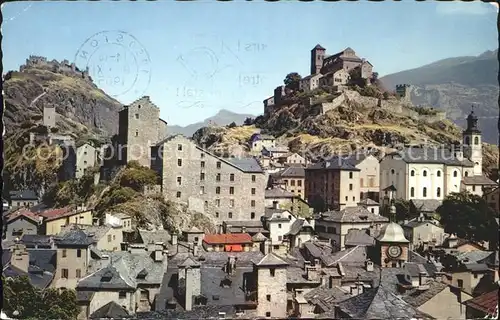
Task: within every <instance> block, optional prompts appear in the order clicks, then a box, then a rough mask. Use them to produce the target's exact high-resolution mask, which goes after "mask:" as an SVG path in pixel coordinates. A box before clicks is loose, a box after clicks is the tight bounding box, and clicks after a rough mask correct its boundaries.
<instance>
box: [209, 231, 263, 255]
mask: <svg viewBox="0 0 500 320" xmlns="http://www.w3.org/2000/svg"><path fill="white" fill-rule="evenodd" d="M203 248H204V249H205V250H206V251H216V252H220V251H225V252H247V251H252V249H253V242H252V237H251V236H250V235H249V234H248V233H232V234H206V235H205V237H203Z"/></svg>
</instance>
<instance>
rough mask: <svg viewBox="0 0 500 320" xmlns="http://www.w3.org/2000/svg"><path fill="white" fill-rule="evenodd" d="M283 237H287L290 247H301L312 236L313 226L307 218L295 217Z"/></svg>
mask: <svg viewBox="0 0 500 320" xmlns="http://www.w3.org/2000/svg"><path fill="white" fill-rule="evenodd" d="M313 225H314V223H313ZM284 237H286V238H288V243H289V246H290V248H301V247H302V245H303V244H304V243H305V242H307V241H310V240H311V239H312V238H313V237H314V227H313V226H312V225H311V224H310V223H309V221H308V220H307V219H296V220H295V221H294V222H293V223H292V225H291V226H290V230H289V231H288V232H287V233H285V234H284Z"/></svg>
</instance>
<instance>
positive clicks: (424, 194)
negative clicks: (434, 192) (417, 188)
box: [422, 187, 427, 198]
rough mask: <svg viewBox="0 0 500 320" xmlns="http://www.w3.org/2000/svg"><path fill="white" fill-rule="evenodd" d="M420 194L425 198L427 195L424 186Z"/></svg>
mask: <svg viewBox="0 0 500 320" xmlns="http://www.w3.org/2000/svg"><path fill="white" fill-rule="evenodd" d="M422 196H423V197H424V198H426V197H427V188H426V187H424V188H423V189H422Z"/></svg>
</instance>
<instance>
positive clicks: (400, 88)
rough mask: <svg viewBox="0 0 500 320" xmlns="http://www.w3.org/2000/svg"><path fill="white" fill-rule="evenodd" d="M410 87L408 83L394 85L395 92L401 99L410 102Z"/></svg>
mask: <svg viewBox="0 0 500 320" xmlns="http://www.w3.org/2000/svg"><path fill="white" fill-rule="evenodd" d="M410 88H411V86H410V85H409V84H398V85H397V86H396V94H397V95H398V97H399V98H400V99H401V100H402V101H405V102H410V98H411V96H410Z"/></svg>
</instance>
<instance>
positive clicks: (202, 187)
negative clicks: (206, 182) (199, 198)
mask: <svg viewBox="0 0 500 320" xmlns="http://www.w3.org/2000/svg"><path fill="white" fill-rule="evenodd" d="M200 194H205V187H204V186H201V187H200Z"/></svg>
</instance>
